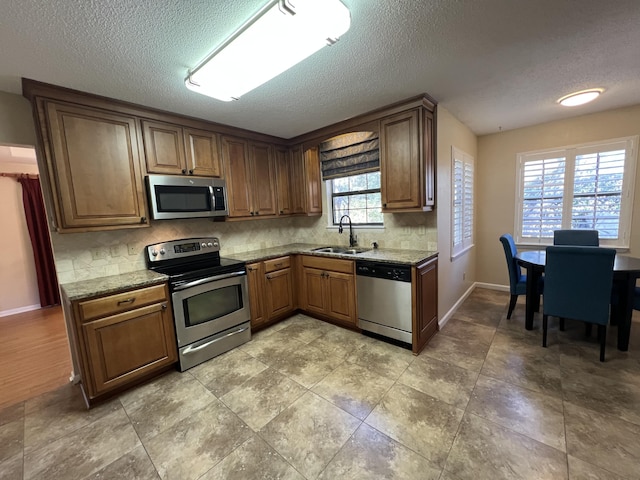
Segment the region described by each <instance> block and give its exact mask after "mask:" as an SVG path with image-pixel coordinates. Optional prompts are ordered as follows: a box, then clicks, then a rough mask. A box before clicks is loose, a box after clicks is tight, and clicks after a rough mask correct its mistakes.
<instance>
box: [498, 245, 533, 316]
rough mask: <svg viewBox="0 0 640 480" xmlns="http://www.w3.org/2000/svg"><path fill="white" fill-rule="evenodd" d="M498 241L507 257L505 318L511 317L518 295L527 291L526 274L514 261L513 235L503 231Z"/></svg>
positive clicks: (514, 246)
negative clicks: (506, 305)
mask: <svg viewBox="0 0 640 480" xmlns="http://www.w3.org/2000/svg"><path fill="white" fill-rule="evenodd" d="M500 242H502V246H503V247H504V255H505V257H506V258H507V269H508V270H509V291H510V292H511V299H510V301H509V312H508V313H507V318H511V314H512V313H513V309H514V308H515V306H516V302H517V301H518V295H524V294H525V293H527V276H526V275H522V272H521V271H520V266H518V264H517V263H516V259H515V258H514V257H515V256H516V253H518V250H517V249H516V244H515V242H514V241H513V237H512V236H511V235H510V234H508V233H505V234H504V235H502V236H501V237H500Z"/></svg>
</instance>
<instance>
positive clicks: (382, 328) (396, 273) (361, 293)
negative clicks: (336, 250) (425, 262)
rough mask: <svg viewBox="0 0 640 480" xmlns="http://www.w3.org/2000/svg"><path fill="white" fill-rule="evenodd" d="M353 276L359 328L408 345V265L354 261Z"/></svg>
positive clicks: (409, 299) (409, 305) (409, 278)
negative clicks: (354, 270) (354, 273)
mask: <svg viewBox="0 0 640 480" xmlns="http://www.w3.org/2000/svg"><path fill="white" fill-rule="evenodd" d="M356 275H357V277H356V288H357V292H358V320H359V326H360V328H361V329H362V330H365V331H368V332H373V333H377V334H378V335H382V336H385V337H389V338H393V339H395V340H399V341H401V342H404V343H408V344H411V342H412V336H411V267H410V266H408V265H399V264H395V263H383V262H370V261H365V260H358V261H356Z"/></svg>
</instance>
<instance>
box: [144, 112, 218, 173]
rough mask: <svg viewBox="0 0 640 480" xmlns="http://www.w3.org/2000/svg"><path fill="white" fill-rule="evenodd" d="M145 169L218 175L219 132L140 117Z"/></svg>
mask: <svg viewBox="0 0 640 480" xmlns="http://www.w3.org/2000/svg"><path fill="white" fill-rule="evenodd" d="M142 131H143V135H144V151H145V158H146V163H147V172H149V173H160V174H167V175H197V176H201V177H220V176H221V173H222V170H221V167H220V144H219V140H218V135H217V134H215V133H213V132H208V131H206V130H198V129H194V128H187V127H184V128H183V127H181V126H179V125H172V124H170V123H164V122H152V121H147V120H143V121H142Z"/></svg>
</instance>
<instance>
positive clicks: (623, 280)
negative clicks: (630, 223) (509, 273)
mask: <svg viewBox="0 0 640 480" xmlns="http://www.w3.org/2000/svg"><path fill="white" fill-rule="evenodd" d="M515 259H516V263H517V264H518V265H520V266H521V267H523V268H524V269H526V271H527V291H526V314H525V328H526V329H527V330H532V329H533V317H534V314H535V312H536V311H538V310H539V309H540V293H541V292H540V291H539V289H538V285H539V282H540V277H541V276H542V274H543V273H544V267H545V264H546V261H547V252H546V250H523V251H521V252H518V253H517V254H516V255H515ZM639 277H640V258H636V257H630V256H628V255H619V254H616V257H615V262H614V264H613V298H614V299H615V302H614V304H613V305H612V308H611V324H612V325H617V326H618V350H621V351H623V352H626V351H627V350H628V349H629V336H630V334H631V317H632V315H633V301H634V295H635V287H636V281H637V279H638V278H639Z"/></svg>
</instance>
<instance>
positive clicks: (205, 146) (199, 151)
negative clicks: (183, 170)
mask: <svg viewBox="0 0 640 480" xmlns="http://www.w3.org/2000/svg"><path fill="white" fill-rule="evenodd" d="M184 144H185V145H186V147H187V152H186V156H187V167H188V168H187V171H188V173H189V174H190V175H197V176H200V177H220V176H221V175H222V169H221V168H220V144H219V141H218V135H216V134H215V133H213V132H207V131H206V130H196V129H193V128H185V129H184Z"/></svg>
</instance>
